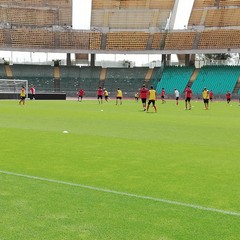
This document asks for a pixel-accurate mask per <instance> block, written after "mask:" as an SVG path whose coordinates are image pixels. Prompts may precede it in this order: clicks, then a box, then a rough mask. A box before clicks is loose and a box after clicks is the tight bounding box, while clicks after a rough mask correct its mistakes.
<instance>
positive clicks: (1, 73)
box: [0, 64, 7, 79]
mask: <svg viewBox="0 0 240 240" xmlns="http://www.w3.org/2000/svg"><path fill="white" fill-rule="evenodd" d="M0 78H3V79H5V78H7V75H6V71H5V65H4V64H0Z"/></svg>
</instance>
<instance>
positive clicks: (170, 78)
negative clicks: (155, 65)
mask: <svg viewBox="0 0 240 240" xmlns="http://www.w3.org/2000/svg"><path fill="white" fill-rule="evenodd" d="M193 72H194V67H178V66H176V67H175V66H174V67H165V68H164V71H163V75H162V78H161V80H160V81H159V82H158V84H157V88H156V91H157V93H160V92H161V90H162V88H164V89H165V92H166V94H173V92H174V89H175V88H177V89H178V91H179V93H183V92H184V90H185V88H186V86H187V84H188V82H189V80H190V78H191V75H192V74H193Z"/></svg>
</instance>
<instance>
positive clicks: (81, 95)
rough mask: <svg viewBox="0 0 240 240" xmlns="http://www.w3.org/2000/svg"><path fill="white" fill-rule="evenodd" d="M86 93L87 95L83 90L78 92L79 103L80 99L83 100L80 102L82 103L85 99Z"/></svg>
mask: <svg viewBox="0 0 240 240" xmlns="http://www.w3.org/2000/svg"><path fill="white" fill-rule="evenodd" d="M84 93H85V92H84V90H83V89H80V90H79V91H78V101H79V99H81V100H80V102H81V101H82V98H83V95H84Z"/></svg>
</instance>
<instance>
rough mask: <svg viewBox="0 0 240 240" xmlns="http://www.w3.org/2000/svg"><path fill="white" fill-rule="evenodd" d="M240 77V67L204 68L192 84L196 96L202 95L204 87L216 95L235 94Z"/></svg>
mask: <svg viewBox="0 0 240 240" xmlns="http://www.w3.org/2000/svg"><path fill="white" fill-rule="evenodd" d="M239 76H240V67H239V66H204V67H202V68H201V69H200V71H199V73H198V76H197V78H196V80H195V81H194V82H193V84H192V90H193V92H194V94H201V92H202V90H203V88H204V87H206V88H208V89H209V90H212V91H213V92H214V93H215V94H225V93H226V92H227V91H229V92H233V90H234V87H235V85H236V84H237V81H238V78H239Z"/></svg>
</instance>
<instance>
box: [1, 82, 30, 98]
mask: <svg viewBox="0 0 240 240" xmlns="http://www.w3.org/2000/svg"><path fill="white" fill-rule="evenodd" d="M22 86H24V87H25V89H26V97H28V80H20V79H0V98H1V99H19V95H20V91H21V88H22Z"/></svg>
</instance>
